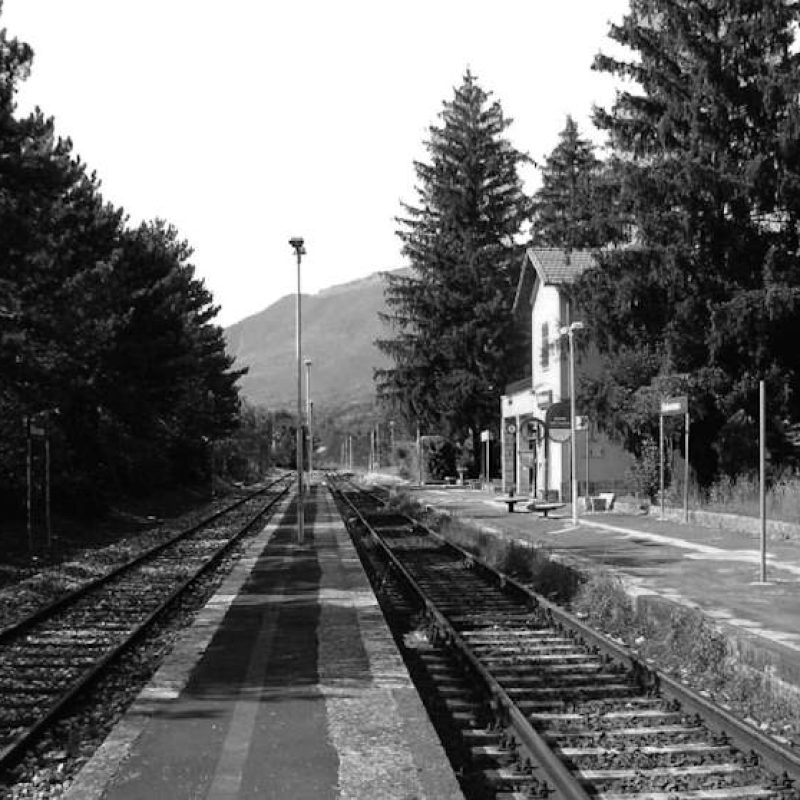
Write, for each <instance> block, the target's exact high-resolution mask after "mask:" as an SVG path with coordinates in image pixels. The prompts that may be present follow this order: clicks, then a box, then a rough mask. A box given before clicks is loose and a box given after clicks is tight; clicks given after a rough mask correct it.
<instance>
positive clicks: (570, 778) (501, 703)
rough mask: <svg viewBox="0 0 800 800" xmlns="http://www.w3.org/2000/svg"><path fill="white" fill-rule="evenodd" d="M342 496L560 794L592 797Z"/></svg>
mask: <svg viewBox="0 0 800 800" xmlns="http://www.w3.org/2000/svg"><path fill="white" fill-rule="evenodd" d="M340 497H341V498H342V500H343V501H344V502H345V503H347V505H348V506H349V507H350V508H351V509H352V510H353V512H354V513H355V514H356V516H357V517H358V519H359V520H361V523H362V524H363V525H364V526H365V528H366V529H367V530H368V531H370V534H371V536H372V538H373V541H375V543H376V544H378V546H379V547H381V549H382V550H383V552H384V554H385V555H386V557H387V558H388V559H389V561H390V563H391V564H392V566H393V567H394V569H395V570H396V571H397V572H399V573H400V575H402V577H403V580H404V581H405V582H406V584H407V585H408V586H409V588H410V589H411V590H412V591H413V592H414V594H415V595H416V596H417V598H418V600H419V601H420V603H421V604H422V605H423V606H424V607H425V610H426V611H427V613H428V615H429V616H430V617H432V618H433V619H434V620H435V622H436V627H437V629H438V630H439V632H440V633H443V634H444V636H445V637H446V639H447V641H448V643H449V644H451V645H452V646H453V647H454V648H455V649H456V650H457V651H458V653H459V654H460V655H461V656H462V657H463V658H464V659H466V661H467V662H468V663H469V665H470V667H471V668H472V670H473V672H474V673H475V675H476V676H477V677H478V678H479V680H480V681H481V682H482V683H483V685H484V687H485V690H486V692H487V693H488V694H489V696H490V697H491V698H492V701H493V704H494V708H495V711H496V712H497V713H498V717H499V718H500V719H502V720H504V721H505V722H506V724H508V726H509V727H510V728H511V729H512V730H513V731H514V733H515V734H516V736H517V738H518V739H519V742H520V744H521V745H522V746H523V747H524V748H525V749H526V750H527V751H528V753H529V754H530V756H531V757H532V758H534V759H535V760H536V761H537V763H538V764H539V765H540V766H541V767H542V768H543V769H544V771H545V772H546V773H547V778H548V779H549V780H550V781H551V782H552V784H553V785H554V786H555V787H556V789H557V790H558V792H559V796H560V797H562V798H564V799H565V800H589V795H588V794H587V792H586V791H585V789H584V788H583V787H582V786H581V784H580V783H579V782H578V780H577V779H576V778H575V776H574V775H573V774H572V773H571V772H570V771H569V770H568V769H567V767H566V766H565V765H564V763H563V761H561V759H560V758H559V757H558V756H557V755H556V754H555V753H554V752H553V751H552V749H551V748H550V746H549V745H548V744H547V743H546V742H545V741H544V739H543V738H542V737H541V736H540V735H539V733H538V732H537V731H536V729H535V728H534V727H533V726H532V725H531V723H530V722H529V721H528V719H527V717H526V716H525V715H524V714H523V712H522V711H520V709H519V708H518V707H517V705H516V703H514V701H513V700H512V699H511V698H510V697H509V696H508V694H507V693H506V691H505V690H504V689H503V687H502V686H501V685H500V684H499V683H498V682H497V680H496V679H495V678H494V677H493V676H492V675H491V673H490V672H489V671H488V670H487V669H486V667H485V666H484V665H483V664H482V663H481V661H480V659H479V658H478V657H477V656H476V655H475V653H474V652H473V651H472V648H471V647H470V646H469V645H468V644H467V643H466V642H465V641H464V639H463V638H462V637H461V635H460V634H459V633H458V631H456V629H455V628H454V627H453V626H452V624H451V623H450V621H449V620H448V619H447V617H446V616H445V615H444V614H443V613H442V612H441V611H439V609H438V608H437V607H436V604H435V603H434V602H433V601H432V600H431V599H430V598H429V597H428V596H427V595H426V593H425V591H424V590H423V589H422V588H421V587H420V585H419V584H418V583H417V581H416V580H415V579H414V577H413V576H412V575H411V574H410V573H409V571H408V570H407V569H406V568H405V566H404V565H403V564H402V562H401V561H400V560H399V559H398V558H397V556H396V555H395V553H394V552H393V551H392V549H391V548H390V547H389V546H388V545H387V544H386V542H384V541H383V539H382V538H381V536H380V535H379V534H378V533H377V531H376V530H375V529H374V528H373V527H372V525H370V524H369V522H368V521H367V520H366V519H365V517H364V515H363V514H362V513H361V511H360V510H359V509H358V508H356V506H355V505H353V503H351V502H350V500H349V498H347V497H346V496H345V495H344V494H342V493H340ZM412 522H413V520H412Z"/></svg>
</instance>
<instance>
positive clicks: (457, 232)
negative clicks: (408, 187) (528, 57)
mask: <svg viewBox="0 0 800 800" xmlns="http://www.w3.org/2000/svg"><path fill="white" fill-rule="evenodd" d="M440 118H441V124H440V125H438V126H432V127H431V129H430V138H429V139H428V141H427V142H426V149H427V151H428V153H429V155H430V160H429V161H428V162H415V164H414V167H415V170H416V174H417V186H416V192H417V202H416V204H405V205H404V206H403V209H404V212H405V216H403V217H402V218H400V219H398V223H399V226H400V227H399V230H398V236H399V237H400V239H401V241H402V243H403V254H404V256H405V257H406V259H407V261H408V264H409V267H410V270H409V271H408V273H407V274H404V275H397V274H393V275H389V276H388V288H387V290H386V302H387V305H388V308H389V313H387V314H386V315H385V319H386V320H387V321H388V322H389V323H390V324H391V326H392V333H393V337H392V338H386V339H383V340H380V341H378V343H377V344H378V346H379V347H380V349H381V350H382V351H383V352H385V353H386V354H388V355H389V356H390V357H391V359H392V361H393V365H392V366H391V367H390V368H387V369H384V370H379V371H378V373H377V375H376V377H377V381H378V390H379V394H380V396H381V397H382V399H383V400H384V402H386V403H387V404H388V405H389V406H390V407H391V408H392V409H393V411H394V412H396V413H397V414H399V415H400V416H401V417H402V418H403V420H404V422H405V423H406V424H407V425H408V427H409V428H410V429H411V430H414V428H415V427H416V426H417V425H419V426H420V428H421V430H422V433H424V434H428V433H442V434H445V435H448V436H450V437H451V438H453V439H457V440H463V439H466V438H467V437H469V436H470V434H471V435H472V437H478V435H479V431H480V430H481V429H482V428H488V427H496V425H497V403H498V401H499V397H500V394H501V393H502V390H503V387H504V386H505V384H506V383H507V382H508V381H509V380H511V379H515V378H518V377H519V375H520V372H521V371H522V369H524V366H523V365H524V364H526V363H527V362H528V353H527V346H528V340H527V339H526V337H525V336H524V335H520V332H519V331H518V330H516V323H515V321H514V319H513V318H512V316H511V314H510V308H511V303H512V301H513V298H514V290H515V288H516V279H517V275H518V272H519V265H520V263H521V252H520V249H519V248H518V247H517V246H516V245H515V242H514V237H515V236H516V235H517V234H518V233H519V231H520V228H521V226H522V224H523V222H524V221H525V220H526V218H527V217H528V216H529V207H530V202H529V200H528V198H526V197H525V195H524V194H523V192H522V187H521V181H520V178H519V175H518V168H519V167H520V165H521V164H522V163H523V162H524V161H525V156H524V155H523V154H522V153H520V152H519V151H517V150H515V149H514V148H513V147H512V146H511V144H510V143H509V141H508V140H507V139H506V138H505V136H504V132H505V130H506V129H507V128H508V126H509V124H510V120H508V119H507V118H505V117H504V115H503V112H502V109H501V107H500V104H499V103H497V102H491V101H490V95H489V94H487V93H486V92H485V91H484V90H483V89H481V87H480V86H479V85H478V83H477V81H476V80H475V78H474V76H472V75H471V74H470V73H469V72H467V74H466V75H465V76H464V79H463V82H462V84H461V85H460V86H459V87H458V88H457V89H455V92H454V96H453V99H452V100H450V101H449V102H445V103H444V108H443V110H442V112H441V113H440ZM525 329H526V330H527V324H526V326H525ZM475 452H479V448H478V447H476V448H475Z"/></svg>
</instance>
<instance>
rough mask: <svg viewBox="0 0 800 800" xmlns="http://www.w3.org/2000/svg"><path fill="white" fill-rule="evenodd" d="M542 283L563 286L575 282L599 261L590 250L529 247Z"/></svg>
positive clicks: (526, 253)
mask: <svg viewBox="0 0 800 800" xmlns="http://www.w3.org/2000/svg"><path fill="white" fill-rule="evenodd" d="M525 256H526V260H527V259H530V261H531V263H532V264H533V266H534V268H535V269H536V271H537V272H538V273H539V277H540V278H541V280H542V283H549V284H550V285H551V286H561V285H563V284H565V283H574V282H575V281H576V280H577V279H578V277H579V276H580V275H581V273H582V272H584V271H585V270H587V269H592V268H593V267H596V266H597V261H596V260H595V257H594V256H593V255H592V253H591V251H589V250H569V251H568V250H562V249H561V248H558V247H529V248H528V249H527V250H526V251H525Z"/></svg>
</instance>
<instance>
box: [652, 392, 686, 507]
mask: <svg viewBox="0 0 800 800" xmlns="http://www.w3.org/2000/svg"><path fill="white" fill-rule="evenodd" d="M680 416H683V417H684V436H685V437H686V439H685V447H684V450H685V453H684V455H685V458H684V462H685V463H684V466H683V521H684V522H688V521H689V398H688V397H687V396H686V395H681V396H679V397H665V398H664V399H663V400H662V401H661V411H660V413H659V415H658V430H659V440H658V453H659V459H658V466H659V483H660V489H661V519H664V417H680Z"/></svg>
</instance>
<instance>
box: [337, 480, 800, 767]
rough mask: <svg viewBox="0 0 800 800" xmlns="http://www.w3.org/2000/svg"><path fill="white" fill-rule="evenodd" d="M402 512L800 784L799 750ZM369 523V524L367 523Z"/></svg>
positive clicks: (644, 682)
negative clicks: (789, 746) (788, 745)
mask: <svg viewBox="0 0 800 800" xmlns="http://www.w3.org/2000/svg"><path fill="white" fill-rule="evenodd" d="M348 483H350V485H351V486H353V487H354V488H355V489H356V490H357V491H359V492H363V491H364V490H362V489H361V488H360V487H358V486H357V485H356V484H355V483H353V482H352V481H348ZM367 494H369V496H371V497H372V498H373V499H375V500H376V501H378V502H380V503H382V504H383V505H385V504H386V503H385V502H384V501H383V500H380V499H379V498H378V497H377V496H375V495H374V494H372V493H367ZM348 505H350V506H351V508H353V506H352V504H351V503H349V502H348ZM357 513H358V516H359V518H360V519H361V520H362V521H364V517H363V515H362V514H361V513H360V511H359V512H357ZM398 516H403V517H405V518H406V519H407V520H408V521H409V523H410V524H412V525H413V526H414V527H416V528H421V529H423V530H424V531H425V532H426V533H428V534H429V535H430V536H432V537H434V538H435V539H436V540H437V541H439V542H440V543H441V544H442V545H443V546H445V547H447V548H450V549H452V550H453V551H455V552H457V553H458V554H459V555H460V556H461V557H463V558H464V559H466V560H468V561H469V562H471V563H472V564H474V565H475V566H476V567H477V568H478V569H479V570H480V571H481V572H482V573H483V574H485V575H487V576H488V577H489V578H490V580H491V581H492V582H494V583H495V584H496V585H497V586H498V587H500V588H501V589H503V590H504V591H505V592H508V593H511V594H513V595H516V596H517V597H519V598H520V599H521V600H523V601H524V602H526V603H528V604H533V606H534V607H539V608H541V609H543V610H545V611H546V612H548V613H549V615H550V617H551V619H552V620H553V622H554V624H555V625H556V627H559V628H561V629H562V630H563V629H567V630H569V631H571V632H572V633H574V634H576V635H577V636H578V637H579V639H582V640H583V641H584V643H589V644H590V645H592V646H593V647H595V648H597V650H598V651H599V652H601V653H604V654H605V655H607V656H609V657H611V658H613V659H615V660H617V661H620V662H622V663H623V664H626V665H627V666H628V668H629V669H630V670H631V672H632V673H633V674H634V675H635V677H636V679H637V681H638V682H639V684H640V686H641V687H642V688H643V689H645V690H651V691H660V692H661V693H662V694H664V695H665V696H666V697H669V698H672V699H675V700H677V701H679V702H680V703H681V705H683V706H684V707H685V708H686V709H688V710H689V711H691V712H693V713H695V714H698V715H699V716H700V717H701V718H702V719H703V722H704V723H705V724H706V725H707V726H708V727H709V728H710V729H711V730H713V731H715V732H717V733H723V734H725V735H726V736H727V737H728V738H729V740H730V741H731V742H732V743H733V744H735V746H736V747H737V748H738V749H739V750H742V751H744V752H747V751H750V750H752V751H754V752H755V753H757V754H758V755H759V757H761V758H762V759H763V760H764V762H765V764H766V765H767V766H768V767H769V768H770V769H772V770H773V771H776V772H779V773H780V772H783V773H786V775H787V776H788V777H789V778H791V779H792V780H794V781H798V782H800V754H798V753H796V752H794V751H793V750H791V749H789V748H788V747H786V746H784V745H782V744H781V743H780V742H777V741H775V740H774V739H773V738H771V737H770V736H767V735H766V734H764V733H763V732H762V731H760V730H758V729H757V728H755V727H754V726H753V725H751V724H749V723H748V722H746V721H744V720H742V719H739V718H737V717H736V716H734V715H733V714H731V713H730V712H729V711H727V710H726V709H723V708H721V707H720V706H719V705H717V704H716V703H714V702H713V701H712V700H710V699H708V698H705V697H703V696H702V695H700V694H698V693H697V692H696V691H694V690H693V689H691V688H689V687H688V686H685V685H684V684H682V683H680V682H679V681H677V680H676V679H675V678H673V677H671V676H670V675H668V674H667V673H665V672H662V671H661V670H660V669H658V667H656V666H655V665H653V664H652V663H649V662H646V661H643V660H642V659H641V658H639V657H638V656H636V655H635V654H633V653H631V651H630V650H629V649H628V648H627V647H625V646H624V645H621V644H619V643H617V642H614V641H612V640H611V639H609V638H608V637H607V636H605V635H604V634H602V633H599V632H598V631H595V630H593V629H592V628H590V627H589V626H588V625H586V623H584V622H583V621H581V620H580V619H578V618H577V617H575V616H574V615H573V614H571V613H570V612H568V611H566V610H565V609H563V608H561V607H560V606H558V605H556V604H555V603H553V602H552V601H550V600H548V599H547V598H545V597H543V596H542V595H539V594H537V593H536V592H534V591H533V590H532V589H530V588H529V587H527V586H524V585H523V584H521V583H520V582H519V581H517V580H515V579H514V578H512V577H510V576H508V575H504V574H503V573H501V572H500V571H499V570H497V569H495V568H494V567H492V566H491V565H489V564H487V563H486V562H485V561H483V560H482V559H481V558H479V557H478V556H476V555H475V554H473V553H470V552H469V551H468V550H465V549H464V548H463V547H460V546H459V545H457V544H455V543H454V542H450V541H448V540H447V539H446V538H445V537H444V536H442V535H441V534H440V533H438V532H437V531H435V530H433V529H432V528H430V527H429V526H427V525H425V524H424V523H422V522H419V521H418V520H415V519H413V518H412V517H409V516H407V515H405V514H398ZM364 524H367V523H366V522H364ZM367 527H368V528H370V526H369V525H367ZM370 529H371V528H370Z"/></svg>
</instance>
